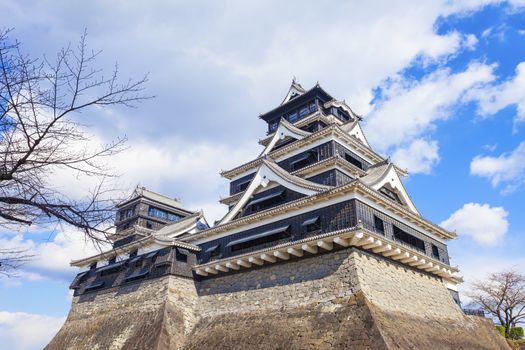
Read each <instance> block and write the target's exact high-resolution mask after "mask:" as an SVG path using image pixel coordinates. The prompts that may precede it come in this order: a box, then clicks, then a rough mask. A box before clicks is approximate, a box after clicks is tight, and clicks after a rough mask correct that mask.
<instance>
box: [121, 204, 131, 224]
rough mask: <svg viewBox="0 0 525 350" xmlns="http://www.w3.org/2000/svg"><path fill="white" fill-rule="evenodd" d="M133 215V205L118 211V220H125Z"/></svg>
mask: <svg viewBox="0 0 525 350" xmlns="http://www.w3.org/2000/svg"><path fill="white" fill-rule="evenodd" d="M133 215H135V206H133V207H131V208H127V209H123V210H122V211H120V213H119V220H121V221H122V220H126V219H129V218H130V217H132V216H133Z"/></svg>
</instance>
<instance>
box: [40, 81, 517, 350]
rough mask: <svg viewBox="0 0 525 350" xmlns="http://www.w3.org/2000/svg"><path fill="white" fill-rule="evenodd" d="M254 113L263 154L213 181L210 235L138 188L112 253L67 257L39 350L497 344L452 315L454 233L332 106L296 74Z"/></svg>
mask: <svg viewBox="0 0 525 350" xmlns="http://www.w3.org/2000/svg"><path fill="white" fill-rule="evenodd" d="M260 118H261V119H262V120H264V121H265V122H266V123H267V133H266V136H265V137H264V138H262V139H261V140H260V141H259V142H260V144H261V145H262V151H261V153H260V154H259V155H258V156H257V157H256V158H255V159H253V160H251V161H249V162H247V163H244V164H241V165H239V166H237V167H235V168H233V169H230V170H227V171H223V172H222V173H221V175H222V176H223V177H224V178H226V179H227V180H229V181H230V192H229V194H228V195H227V196H226V197H224V198H222V199H221V200H220V201H221V203H223V204H225V205H227V206H228V212H227V213H226V214H225V215H224V217H223V218H222V219H221V220H219V222H218V223H217V224H216V225H215V226H213V227H208V225H207V224H206V222H205V220H204V218H203V216H202V213H201V212H196V213H193V212H190V211H187V210H185V209H182V208H181V207H180V203H178V202H170V201H166V200H165V199H163V200H161V199H162V198H165V197H162V196H160V195H155V196H152V195H151V194H150V192H144V191H142V192H141V194H139V195H135V196H134V197H133V199H131V200H130V201H127V202H125V203H123V204H122V205H121V206H120V207H119V214H118V216H117V235H118V234H120V237H118V239H117V240H115V242H114V247H113V248H114V249H113V250H111V251H108V252H104V253H101V254H99V255H97V256H93V257H89V258H84V259H81V260H77V261H74V262H73V263H72V264H73V265H75V266H78V267H80V268H81V270H82V272H81V273H80V274H79V275H77V277H76V278H75V281H74V282H73V283H72V285H71V288H73V289H74V290H75V296H74V300H73V305H72V309H71V312H70V314H69V316H68V319H67V321H66V323H65V325H64V327H63V328H62V329H61V330H60V332H59V333H58V334H57V336H56V337H55V339H53V341H52V342H51V343H50V345H49V346H48V349H64V348H72V349H92V348H101V349H102V348H114V349H124V348H125V349H135V348H137V349H138V348H140V349H142V348H145V349H146V348H147V349H208V348H209V349H211V348H214V349H215V348H220V349H255V348H260V349H284V348H286V349H331V348H338V349H347V348H352V349H365V348H366V349H370V348H372V349H376V348H377V349H408V348H413V349H457V348H463V349H483V348H486V349H507V345H506V343H505V342H504V340H503V339H502V338H500V337H499V335H498V334H497V332H496V331H495V329H494V327H493V325H492V323H491V321H490V320H488V319H484V318H480V317H473V316H466V315H464V314H463V312H462V310H461V308H460V306H459V296H458V293H457V285H458V283H461V282H462V280H461V278H460V277H458V275H457V272H458V268H457V267H454V266H451V264H450V259H449V256H448V250H447V242H448V241H449V240H450V239H454V238H455V237H456V235H455V233H452V232H449V231H446V230H444V229H443V228H441V227H439V226H437V225H435V224H433V223H432V222H430V221H428V220H427V219H425V218H424V217H423V216H422V215H421V213H420V212H419V211H418V210H417V207H416V206H415V204H414V203H413V201H412V199H411V198H410V196H409V194H408V193H407V191H406V189H405V187H404V185H403V181H402V178H403V177H404V176H406V175H407V172H406V171H405V170H402V169H399V168H398V167H397V166H396V165H395V164H393V163H392V162H391V161H390V160H389V159H385V158H384V157H382V156H381V155H379V154H377V153H376V152H375V151H374V150H373V149H372V148H371V146H370V144H369V143H368V141H367V139H366V137H365V135H364V133H363V130H362V128H361V126H360V121H361V117H360V116H358V115H356V114H355V113H354V112H353V111H352V109H351V108H350V107H349V106H348V105H347V104H346V103H345V102H344V101H339V100H336V99H335V98H333V97H332V96H330V95H329V94H328V93H327V92H326V91H325V90H324V89H322V88H321V87H320V86H319V84H317V85H315V86H314V87H313V88H311V89H310V90H305V89H304V88H303V87H302V86H301V85H300V84H298V83H297V82H295V80H294V81H293V82H292V84H291V86H290V88H289V91H288V93H287V94H286V96H285V98H284V100H283V101H282V102H281V104H280V105H279V106H278V107H276V108H274V109H272V110H271V111H269V112H267V113H265V114H263V115H261V116H260ZM155 198H156V199H155ZM159 198H160V199H159ZM143 205H150V206H149V208H148V209H147V210H146V208H145V207H143ZM132 208H135V209H132ZM137 208H138V209H137ZM151 208H156V210H163V211H164V212H165V213H166V214H162V218H161V219H162V220H160V221H159V220H158V215H156V214H155V212H154V211H152V212H150V210H152V209H151ZM140 213H142V215H141V214H140ZM152 213H153V215H152ZM144 214H147V215H144ZM169 215H176V219H175V220H171V219H170V216H169ZM172 218H175V217H172ZM126 220H129V222H130V223H131V222H133V223H135V224H134V226H133V227H134V228H133V231H129V232H128V231H126V230H130V227H129V226H128V224H127V222H128V221H126ZM148 220H151V221H154V222H155V225H152V226H151V227H149V226H148ZM168 221H174V223H169V222H168ZM474 330H475V332H476V337H473V336H472V334H473V333H472V332H474Z"/></svg>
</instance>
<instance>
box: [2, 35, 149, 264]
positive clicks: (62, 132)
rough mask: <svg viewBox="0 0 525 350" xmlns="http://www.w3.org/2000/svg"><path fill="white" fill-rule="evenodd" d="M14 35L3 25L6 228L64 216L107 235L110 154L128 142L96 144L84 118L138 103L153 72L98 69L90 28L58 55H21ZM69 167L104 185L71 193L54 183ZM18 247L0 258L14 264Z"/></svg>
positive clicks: (96, 235) (90, 232) (92, 234)
mask: <svg viewBox="0 0 525 350" xmlns="http://www.w3.org/2000/svg"><path fill="white" fill-rule="evenodd" d="M10 33H11V31H10V30H2V29H0V226H1V227H3V228H4V229H6V228H7V229H20V228H21V227H22V228H23V227H25V226H29V225H43V226H46V225H49V224H50V223H53V222H55V223H56V222H60V223H65V224H69V225H72V226H74V227H77V228H79V229H80V230H81V231H82V232H84V233H85V235H86V237H88V238H91V239H105V238H106V237H107V233H108V229H109V227H110V226H111V224H112V222H113V214H114V213H113V210H114V202H113V201H112V200H111V198H110V196H108V191H111V188H109V187H108V186H107V185H106V184H107V179H108V178H111V177H114V176H116V174H114V173H113V172H112V170H111V169H110V168H109V167H107V166H106V164H107V162H105V159H107V158H108V157H111V156H113V155H115V154H116V153H118V152H120V151H121V150H122V149H123V146H124V142H125V141H126V140H125V138H119V139H116V140H115V141H113V142H111V143H109V144H104V145H97V146H96V147H93V145H92V142H90V137H89V136H88V135H87V134H86V132H85V130H86V128H85V125H84V124H85V120H86V119H87V118H89V114H88V112H89V111H91V112H95V110H96V109H97V108H99V107H106V106H118V105H121V106H128V107H133V106H135V105H136V103H138V102H141V101H143V100H144V99H147V98H150V97H148V96H145V95H144V93H143V88H144V84H145V83H146V81H147V76H144V77H142V78H141V79H139V80H132V79H129V80H126V81H124V82H120V81H119V77H118V67H117V66H116V65H115V69H114V70H113V72H112V73H111V74H110V75H109V76H107V77H106V76H104V75H103V73H102V71H101V70H99V69H96V68H95V67H94V64H95V60H96V58H97V56H98V54H99V53H100V52H94V51H91V50H88V48H87V45H86V32H84V34H83V35H82V36H81V38H80V42H79V44H78V46H76V47H74V48H72V47H71V46H68V47H66V48H64V49H62V50H61V51H60V52H58V53H57V55H56V57H55V58H54V59H53V60H50V59H47V58H45V57H44V58H41V59H39V58H31V57H29V56H28V55H25V54H23V53H22V51H21V47H20V43H19V42H18V41H16V40H13V39H12V38H10V36H9V35H10ZM81 112H82V113H81ZM68 170H70V171H71V170H72V171H74V173H75V174H78V175H86V176H90V177H94V178H95V179H96V183H98V185H97V186H95V187H94V188H93V189H92V190H91V191H89V192H88V193H86V196H85V198H84V199H82V200H78V199H72V198H70V196H68V195H67V194H66V193H65V192H64V190H63V189H60V187H59V186H54V185H53V181H51V180H52V177H53V176H54V175H55V174H57V173H58V172H61V171H68ZM20 253H21V252H20V251H11V252H2V251H1V250H0V263H2V264H3V265H4V266H13V267H16V264H11V265H10V263H9V261H11V262H12V259H11V260H9V256H8V255H7V254H11V258H12V257H13V254H14V255H17V254H18V256H19V255H20ZM2 255H3V256H4V257H2ZM6 259H7V260H6Z"/></svg>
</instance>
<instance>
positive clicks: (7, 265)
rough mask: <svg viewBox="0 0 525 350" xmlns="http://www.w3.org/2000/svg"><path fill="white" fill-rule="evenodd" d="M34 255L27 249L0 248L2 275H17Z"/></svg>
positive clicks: (0, 273) (0, 269)
mask: <svg viewBox="0 0 525 350" xmlns="http://www.w3.org/2000/svg"><path fill="white" fill-rule="evenodd" d="M33 257H34V255H33V254H31V253H30V252H29V251H27V250H26V249H0V275H2V276H7V277H13V276H16V273H17V270H18V269H19V268H20V267H21V266H22V265H24V264H25V263H27V262H29V261H31V259H32V258H33Z"/></svg>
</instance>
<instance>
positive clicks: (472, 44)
mask: <svg viewBox="0 0 525 350" xmlns="http://www.w3.org/2000/svg"><path fill="white" fill-rule="evenodd" d="M478 42H479V40H478V38H477V37H476V36H475V35H474V34H468V35H467V36H466V37H465V46H466V47H467V49H469V50H474V49H475V48H476V45H477V44H478Z"/></svg>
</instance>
